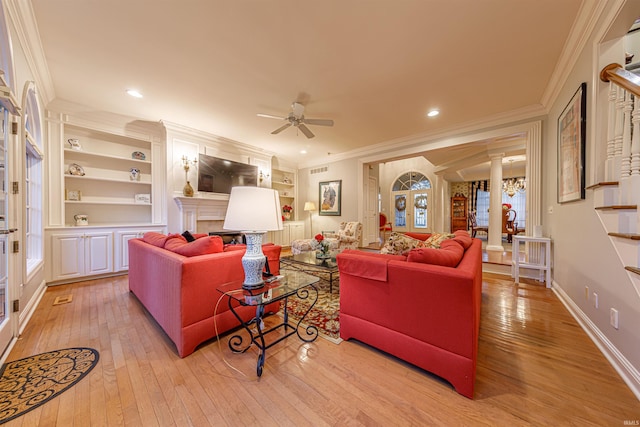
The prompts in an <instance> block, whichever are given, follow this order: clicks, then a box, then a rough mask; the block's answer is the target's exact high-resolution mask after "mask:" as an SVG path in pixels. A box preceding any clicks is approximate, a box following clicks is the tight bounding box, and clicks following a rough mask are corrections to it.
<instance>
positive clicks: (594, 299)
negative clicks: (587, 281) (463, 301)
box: [593, 292, 598, 308]
mask: <svg viewBox="0 0 640 427" xmlns="http://www.w3.org/2000/svg"><path fill="white" fill-rule="evenodd" d="M593 306H594V307H595V308H598V294H597V293H595V292H594V293H593Z"/></svg>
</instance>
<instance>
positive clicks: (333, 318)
mask: <svg viewBox="0 0 640 427" xmlns="http://www.w3.org/2000/svg"><path fill="white" fill-rule="evenodd" d="M280 269H281V271H283V272H286V271H287V270H298V271H304V272H305V273H308V274H312V275H314V276H316V277H318V278H320V280H319V281H318V282H317V283H316V284H315V285H314V286H315V287H316V288H317V289H318V301H317V302H316V304H315V305H314V306H313V308H312V309H311V311H310V312H309V314H307V316H306V317H305V318H304V321H303V322H302V326H308V325H312V326H315V327H316V328H318V331H319V335H320V336H321V337H322V338H325V339H327V340H329V341H331V342H333V343H335V344H339V343H340V342H342V339H341V338H340V279H339V278H336V275H335V274H334V278H333V292H332V293H329V274H328V273H324V272H321V271H315V270H310V269H309V268H308V267H302V266H300V265H297V264H292V263H287V262H286V261H285V260H282V261H281V266H280ZM310 304H311V302H309V301H307V300H304V299H300V298H298V297H293V298H289V303H288V308H287V311H288V313H289V319H291V320H292V321H294V322H298V321H299V320H300V318H301V317H302V316H303V315H304V313H306V311H307V310H309V305H310Z"/></svg>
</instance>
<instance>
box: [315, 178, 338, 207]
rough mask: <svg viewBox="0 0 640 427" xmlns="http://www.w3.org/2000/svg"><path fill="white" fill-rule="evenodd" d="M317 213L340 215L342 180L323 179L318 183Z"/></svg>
mask: <svg viewBox="0 0 640 427" xmlns="http://www.w3.org/2000/svg"><path fill="white" fill-rule="evenodd" d="M319 186H320V194H319V203H318V205H319V206H320V210H319V211H318V214H319V215H334V216H340V215H341V209H342V180H341V179H339V180H336V181H325V182H321V183H320V184H319Z"/></svg>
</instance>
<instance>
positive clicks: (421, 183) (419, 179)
mask: <svg viewBox="0 0 640 427" xmlns="http://www.w3.org/2000/svg"><path fill="white" fill-rule="evenodd" d="M428 188H431V181H429V179H428V178H427V177H426V176H424V175H423V174H421V173H420V172H407V173H405V174H403V175H401V176H400V177H399V178H398V179H396V182H394V183H393V191H402V190H426V189H428Z"/></svg>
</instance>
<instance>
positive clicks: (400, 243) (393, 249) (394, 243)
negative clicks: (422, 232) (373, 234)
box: [380, 231, 425, 255]
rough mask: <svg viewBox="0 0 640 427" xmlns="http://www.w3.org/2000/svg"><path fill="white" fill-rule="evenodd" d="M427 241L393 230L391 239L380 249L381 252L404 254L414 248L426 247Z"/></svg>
mask: <svg viewBox="0 0 640 427" xmlns="http://www.w3.org/2000/svg"><path fill="white" fill-rule="evenodd" d="M424 247H425V242H423V241H422V240H418V239H414V238H413V237H409V236H406V235H404V234H402V233H397V232H395V231H392V232H391V234H390V235H389V239H388V240H387V242H386V243H385V244H384V246H383V247H382V249H381V250H380V253H381V254H390V255H403V254H406V253H407V252H409V251H410V250H411V249H413V248H424Z"/></svg>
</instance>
